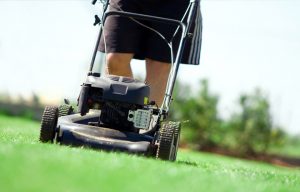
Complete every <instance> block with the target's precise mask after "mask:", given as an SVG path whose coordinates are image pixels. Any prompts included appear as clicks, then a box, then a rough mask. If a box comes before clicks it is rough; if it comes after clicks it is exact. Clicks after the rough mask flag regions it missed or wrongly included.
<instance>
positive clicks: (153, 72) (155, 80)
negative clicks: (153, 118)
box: [146, 59, 171, 106]
mask: <svg viewBox="0 0 300 192" xmlns="http://www.w3.org/2000/svg"><path fill="white" fill-rule="evenodd" d="M170 69H171V64H170V63H164V62H160V61H155V60H152V59H146V72H147V75H146V82H147V83H148V84H149V85H150V88H151V92H150V100H154V101H155V102H156V104H157V105H158V106H160V105H161V104H162V102H163V98H164V94H165V91H166V85H167V80H168V77H169V73H170Z"/></svg>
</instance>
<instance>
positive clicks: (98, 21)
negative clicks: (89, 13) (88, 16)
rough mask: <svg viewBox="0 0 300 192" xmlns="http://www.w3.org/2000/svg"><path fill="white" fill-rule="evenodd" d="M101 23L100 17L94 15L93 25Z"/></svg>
mask: <svg viewBox="0 0 300 192" xmlns="http://www.w3.org/2000/svg"><path fill="white" fill-rule="evenodd" d="M100 23H101V19H100V18H99V17H98V15H95V23H94V26H96V25H98V24H100Z"/></svg>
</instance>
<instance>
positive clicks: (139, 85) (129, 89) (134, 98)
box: [78, 74, 153, 130]
mask: <svg viewBox="0 0 300 192" xmlns="http://www.w3.org/2000/svg"><path fill="white" fill-rule="evenodd" d="M149 94H150V87H149V86H148V85H146V84H145V83H144V82H141V81H139V80H135V79H132V78H128V77H122V76H114V75H108V76H105V77H100V75H99V74H90V75H89V76H88V78H87V80H86V82H85V83H84V84H83V85H82V89H81V93H80V96H79V99H78V110H79V112H80V114H81V115H82V116H84V115H86V114H87V113H88V112H89V110H90V109H97V110H101V113H100V118H99V122H98V123H99V124H101V126H105V127H111V128H116V129H122V130H138V129H148V128H149V125H150V121H151V117H152V113H153V110H152V109H151V108H149Z"/></svg>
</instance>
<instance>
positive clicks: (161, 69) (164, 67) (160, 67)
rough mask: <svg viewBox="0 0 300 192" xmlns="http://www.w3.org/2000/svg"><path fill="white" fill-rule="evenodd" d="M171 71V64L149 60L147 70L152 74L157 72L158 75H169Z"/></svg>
mask: <svg viewBox="0 0 300 192" xmlns="http://www.w3.org/2000/svg"><path fill="white" fill-rule="evenodd" d="M170 69H171V64H170V63H165V62H160V61H155V60H152V59H147V70H148V71H149V72H150V73H151V72H155V73H157V74H168V73H169V72H170Z"/></svg>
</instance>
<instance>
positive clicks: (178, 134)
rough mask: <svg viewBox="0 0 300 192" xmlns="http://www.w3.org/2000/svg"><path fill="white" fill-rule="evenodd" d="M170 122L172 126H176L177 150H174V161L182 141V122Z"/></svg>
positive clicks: (175, 142)
mask: <svg viewBox="0 0 300 192" xmlns="http://www.w3.org/2000/svg"><path fill="white" fill-rule="evenodd" d="M169 123H170V124H172V125H171V126H172V127H174V144H175V150H174V151H173V152H174V156H173V158H174V159H173V161H175V160H176V157H177V151H178V147H179V141H180V132H181V123H180V122H169Z"/></svg>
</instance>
